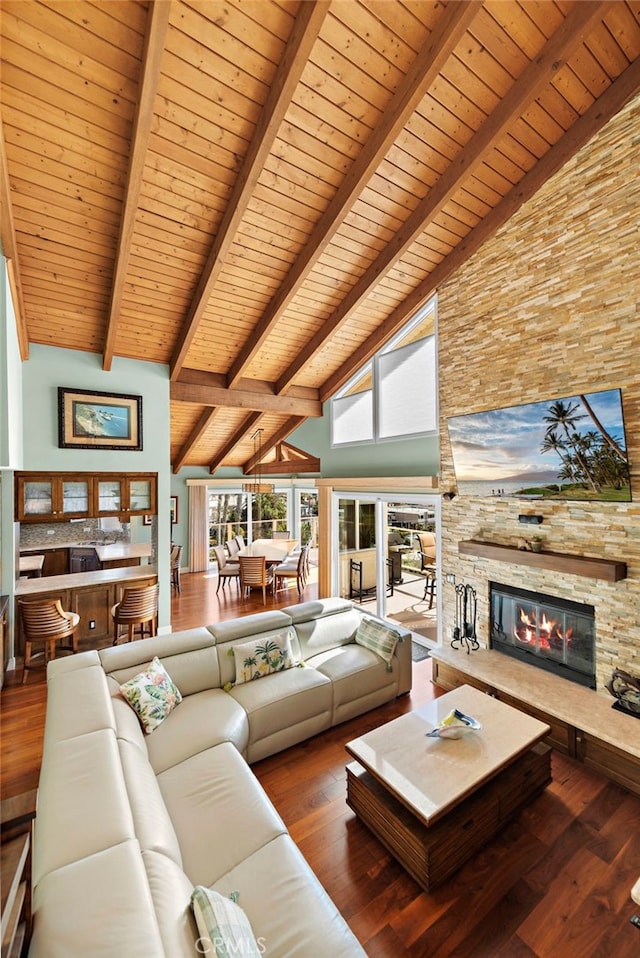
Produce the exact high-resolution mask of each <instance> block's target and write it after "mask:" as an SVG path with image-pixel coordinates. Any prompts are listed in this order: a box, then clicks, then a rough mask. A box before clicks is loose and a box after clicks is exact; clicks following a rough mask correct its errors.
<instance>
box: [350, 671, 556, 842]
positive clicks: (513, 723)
mask: <svg viewBox="0 0 640 958" xmlns="http://www.w3.org/2000/svg"><path fill="white" fill-rule="evenodd" d="M454 708H456V709H459V710H460V711H461V712H464V713H465V714H466V715H470V716H472V717H473V718H475V719H477V720H478V721H479V722H480V724H481V725H482V728H481V729H480V730H479V731H469V732H467V733H466V734H465V735H464V736H463V737H462V738H459V739H450V738H428V737H427V733H428V732H430V731H431V730H432V729H433V728H434V727H435V726H436V725H438V724H439V723H440V722H441V721H442V719H443V718H444V717H445V716H446V715H448V713H449V712H450V711H451V710H452V709H454ZM549 731H550V729H549V726H548V725H545V724H544V722H539V721H538V720H537V719H534V718H531V717H530V716H528V715H525V714H524V712H519V711H517V710H516V709H514V708H512V707H511V706H510V705H505V703H504V702H499V701H497V700H496V699H494V698H491V696H489V695H486V694H485V693H483V692H480V691H478V690H477V689H474V688H472V687H471V686H469V685H463V686H461V687H460V688H458V689H454V690H453V691H452V692H447V694H446V695H442V696H440V698H437V699H435V700H434V701H433V702H429V703H428V704H427V705H424V706H422V707H421V708H419V709H417V710H416V711H415V712H409V713H407V714H406V715H401V716H400V718H397V719H394V720H393V721H392V722H388V723H387V724H386V725H381V726H380V727H379V728H376V729H373V731H371V732H367V734H366V735H362V736H361V737H360V738H357V739H354V740H353V741H351V742H348V743H347V746H346V748H347V751H348V752H349V754H350V755H353V757H354V758H355V759H356V760H357V761H358V762H360V764H361V765H363V766H364V767H365V768H366V769H367V771H369V772H370V773H371V774H372V775H373V776H374V778H377V779H378V781H380V782H381V783H382V784H383V785H385V787H386V788H387V789H388V790H389V791H390V792H392V793H393V794H394V795H395V796H396V798H398V799H399V800H400V801H401V802H403V803H404V804H405V805H406V806H407V808H409V809H410V810H411V811H412V812H413V813H414V814H415V815H416V816H417V817H418V818H419V819H421V820H422V821H423V822H424V823H425V824H426V825H429V824H431V823H432V822H434V821H436V820H437V819H438V818H440V817H441V816H442V815H444V814H445V812H447V811H448V810H449V809H451V808H452V807H453V806H454V805H457V804H458V803H459V802H461V801H462V800H463V799H464V798H465V797H466V796H467V795H470V794H471V793H472V792H474V791H476V790H477V789H478V788H479V786H480V785H482V784H483V783H484V782H486V781H487V780H488V779H490V778H491V777H492V776H493V775H496V774H497V773H498V772H499V771H501V770H502V769H503V768H504V767H505V766H507V765H509V764H510V763H511V762H512V761H514V760H515V759H516V758H518V757H519V756H520V755H522V754H523V753H524V752H526V751H527V750H528V749H529V748H531V746H532V745H535V743H536V742H538V741H540V739H542V738H544V736H545V735H546V734H547V733H548V732H549Z"/></svg>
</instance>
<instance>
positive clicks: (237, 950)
mask: <svg viewBox="0 0 640 958" xmlns="http://www.w3.org/2000/svg"><path fill="white" fill-rule="evenodd" d="M191 904H192V907H193V914H194V916H195V919H196V925H197V926H198V933H199V935H200V942H199V948H202V949H203V950H205V951H206V953H207V954H210V955H213V954H215V955H217V956H218V958H229V955H243V956H246V958H260V955H261V954H262V953H263V951H262V949H260V948H259V947H258V942H257V941H256V939H255V936H254V934H253V929H252V928H251V923H250V921H249V919H248V918H247V916H246V915H245V913H244V912H243V910H242V908H240V906H239V905H237V904H236V903H235V901H234V900H233V899H232V898H227V896H226V895H221V894H220V892H217V891H214V890H213V889H212V888H205V887H204V886H203V885H196V887H195V888H194V889H193V893H192V895H191Z"/></svg>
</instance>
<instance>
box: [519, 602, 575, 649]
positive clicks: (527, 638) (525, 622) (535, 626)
mask: <svg viewBox="0 0 640 958" xmlns="http://www.w3.org/2000/svg"><path fill="white" fill-rule="evenodd" d="M518 616H519V619H520V624H519V625H516V626H515V628H514V634H515V637H516V639H517V640H518V642H521V643H522V644H523V645H535V642H536V634H537V636H538V643H539V647H540V648H541V649H552V648H554V647H556V648H557V647H558V645H562V644H564V643H566V644H569V642H571V636H572V634H573V629H571V628H569V629H567V631H566V633H565V632H563V630H562V628H561V626H560V623H559V622H557V621H556V620H555V619H550V618H549V617H548V616H547V613H546V612H545V611H544V609H543V610H542V615H541V618H540V621H539V622H538V619H537V617H536V614H535V612H533V613H532V614H528V613H527V612H526V611H525V610H524V609H523V608H522V607H520V608H519V609H518Z"/></svg>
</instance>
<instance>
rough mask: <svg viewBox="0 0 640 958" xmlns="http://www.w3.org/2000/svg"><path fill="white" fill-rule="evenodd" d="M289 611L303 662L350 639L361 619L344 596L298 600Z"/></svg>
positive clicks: (359, 614) (352, 637)
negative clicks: (319, 599)
mask: <svg viewBox="0 0 640 958" xmlns="http://www.w3.org/2000/svg"><path fill="white" fill-rule="evenodd" d="M290 612H291V618H292V619H293V620H294V625H295V630H296V633H297V635H298V640H299V642H300V649H301V652H302V657H303V658H304V660H305V661H307V660H308V659H309V658H311V657H312V656H314V655H318V653H320V652H324V651H326V650H327V649H334V648H335V647H336V646H338V645H345V644H346V643H347V642H353V640H354V638H355V634H356V632H357V630H358V626H359V625H360V622H361V621H362V613H361V612H359V611H358V609H356V608H355V607H354V606H353V604H352V603H351V602H348V601H345V600H344V599H323V600H322V601H318V602H301V603H299V604H298V605H294V606H291V607H290ZM305 615H306V618H305Z"/></svg>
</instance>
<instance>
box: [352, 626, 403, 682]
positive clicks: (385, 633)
mask: <svg viewBox="0 0 640 958" xmlns="http://www.w3.org/2000/svg"><path fill="white" fill-rule="evenodd" d="M399 638H400V633H399V632H396V630H395V629H392V628H389V626H387V625H385V624H384V622H379V621H378V620H377V619H370V618H368V617H365V618H363V620H362V622H361V623H360V625H359V626H358V630H357V632H356V642H357V644H358V645H362V646H364V647H365V649H371V651H372V652H375V653H376V655H379V656H380V658H381V659H383V660H384V661H385V662H386V663H387V666H388V668H389V671H391V659H392V658H393V653H394V652H395V650H396V645H397V644H398V639H399Z"/></svg>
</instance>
